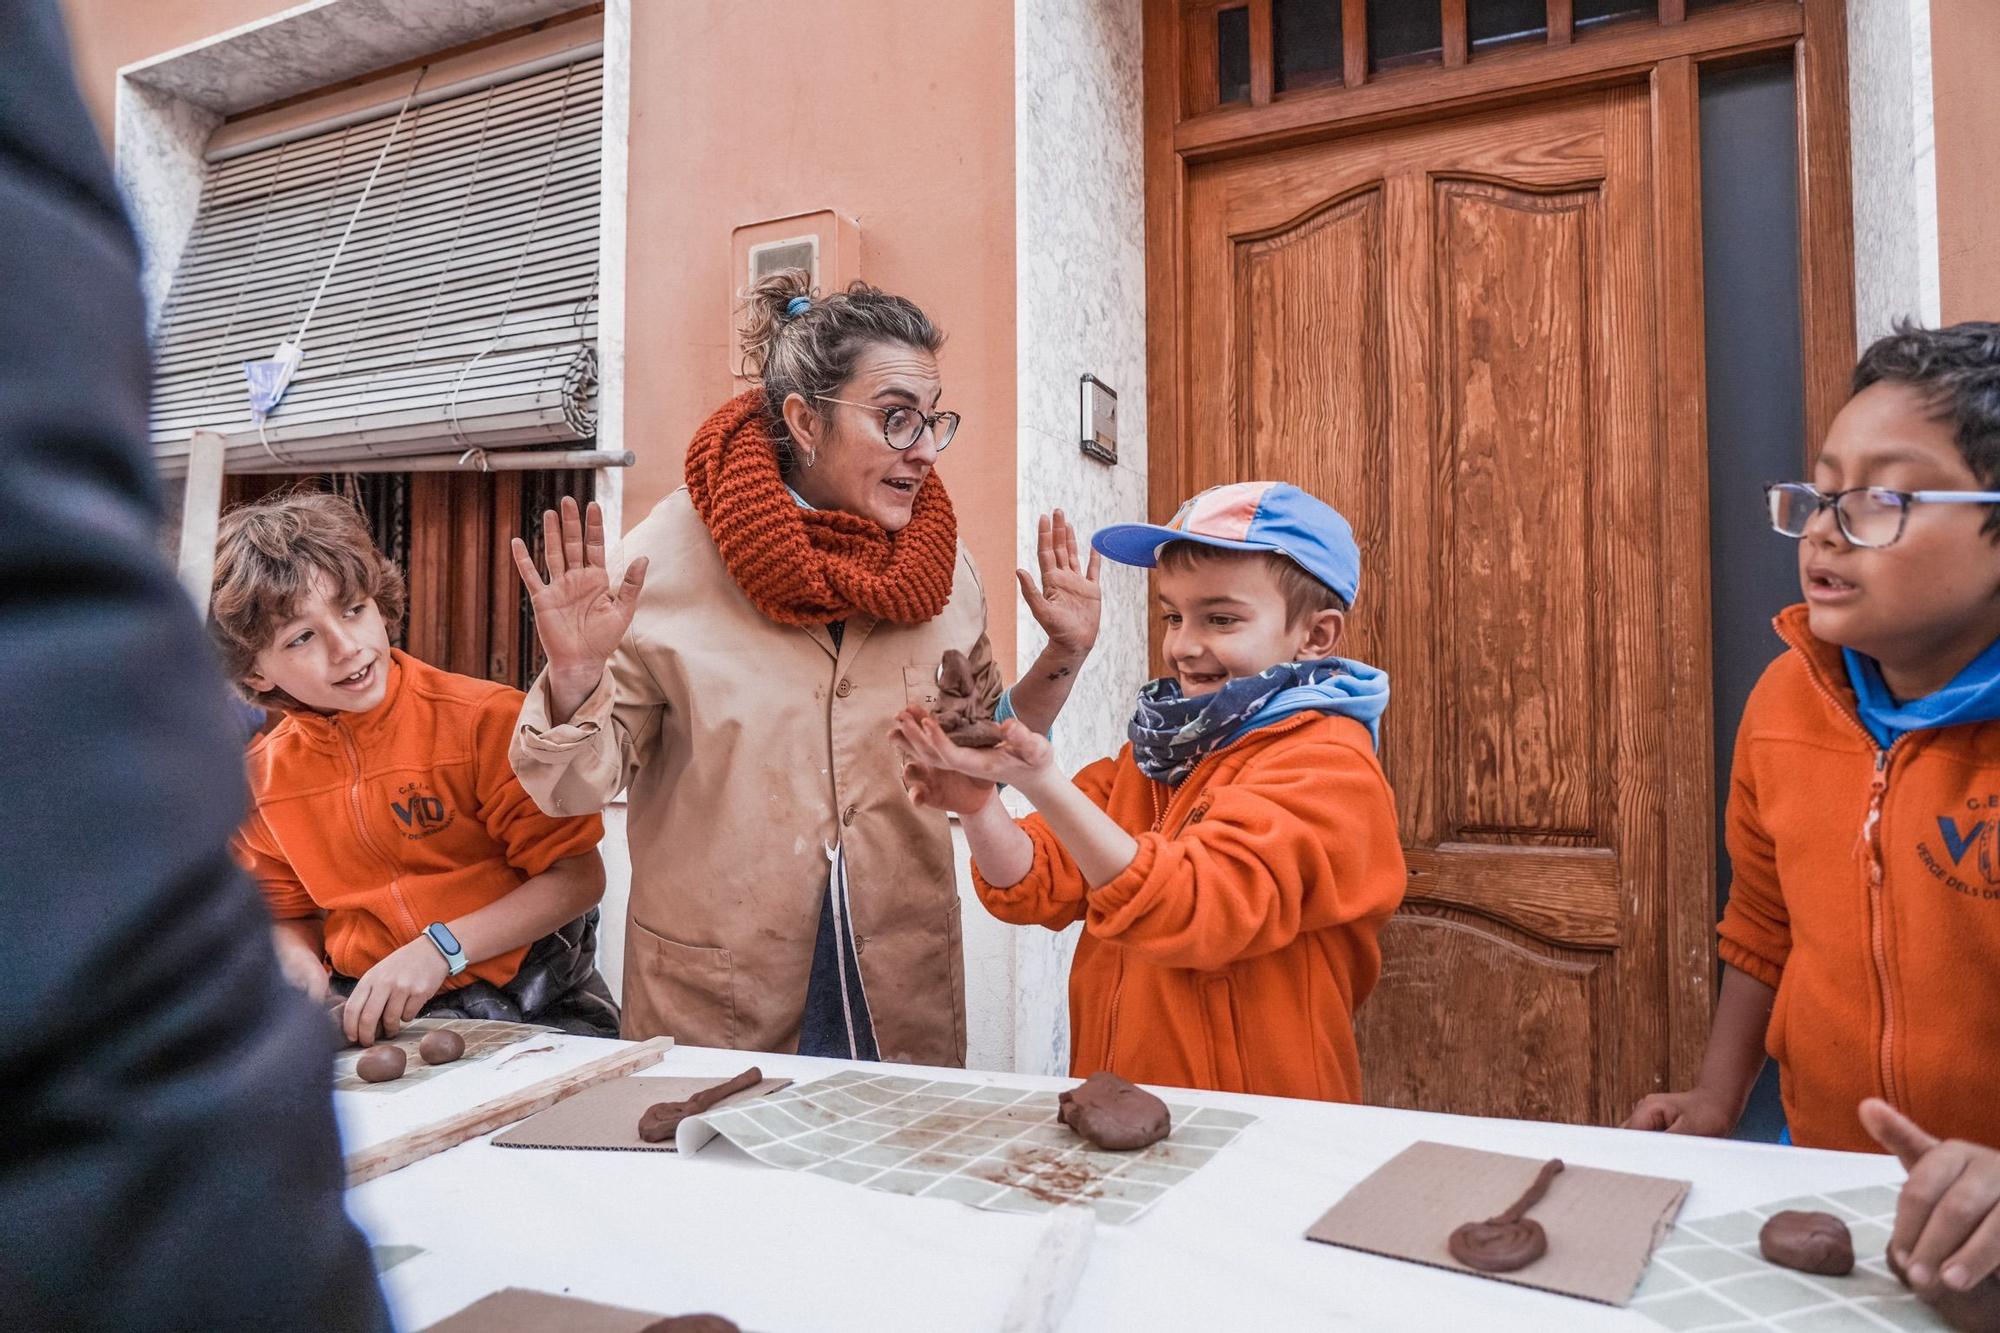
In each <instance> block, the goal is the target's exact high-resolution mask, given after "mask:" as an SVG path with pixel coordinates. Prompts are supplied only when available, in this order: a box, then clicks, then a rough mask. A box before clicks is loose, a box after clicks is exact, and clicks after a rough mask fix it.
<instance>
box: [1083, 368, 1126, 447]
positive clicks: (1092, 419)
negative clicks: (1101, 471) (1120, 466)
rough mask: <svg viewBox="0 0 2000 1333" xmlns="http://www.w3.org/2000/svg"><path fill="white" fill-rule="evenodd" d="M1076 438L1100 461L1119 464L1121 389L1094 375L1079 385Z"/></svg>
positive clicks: (1086, 377) (1084, 378)
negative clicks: (1119, 390) (1119, 406)
mask: <svg viewBox="0 0 2000 1333" xmlns="http://www.w3.org/2000/svg"><path fill="white" fill-rule="evenodd" d="M1077 399H1078V402H1077V439H1078V441H1079V443H1080V445H1081V447H1082V449H1083V452H1084V453H1085V454H1087V455H1089V456H1090V457H1092V458H1095V459H1096V460H1097V461H1098V462H1100V463H1105V464H1109V465H1112V466H1116V465H1117V463H1118V391H1117V390H1116V389H1114V388H1112V387H1111V386H1110V385H1109V384H1106V383H1105V382H1104V381H1103V380H1101V379H1099V378H1097V376H1095V375H1089V374H1086V375H1085V376H1084V377H1083V378H1082V380H1081V381H1080V382H1079V383H1078V385H1077Z"/></svg>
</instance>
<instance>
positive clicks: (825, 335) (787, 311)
mask: <svg viewBox="0 0 2000 1333" xmlns="http://www.w3.org/2000/svg"><path fill="white" fill-rule="evenodd" d="M742 311H743V314H744V323H743V327H742V328H741V329H739V330H738V333H739V335H740V336H741V339H742V343H741V346H742V361H741V368H742V371H743V376H744V378H745V379H748V380H751V381H753V382H755V383H756V384H757V385H758V386H759V387H761V388H762V389H763V390H764V408H765V411H766V412H767V413H768V414H769V416H770V418H771V420H770V426H769V429H770V432H771V441H772V443H773V444H774V445H775V446H776V447H777V450H778V470H779V471H781V472H787V473H789V472H791V471H792V469H793V467H794V466H795V464H796V462H797V459H796V458H795V457H794V455H793V452H792V441H791V436H790V433H789V432H788V431H787V429H786V427H785V400H786V399H787V398H789V397H791V396H792V395H793V394H798V395H799V396H800V397H801V398H804V399H805V400H806V402H807V403H808V404H809V405H810V406H811V407H812V409H813V411H815V412H817V411H819V410H820V407H819V404H820V400H821V399H823V398H826V397H828V396H829V395H832V394H834V393H837V392H838V391H839V389H840V386H841V385H843V384H845V383H847V381H848V379H849V378H850V377H852V376H853V374H854V367H855V363H856V362H858V361H860V359H861V356H862V354H863V353H865V352H866V351H868V349H869V348H871V347H876V346H879V345H882V344H884V343H887V344H892V345H896V346H902V347H912V348H916V349H917V350H919V351H924V352H930V353H932V354H933V355H935V354H936V353H937V350H938V349H939V348H940V347H943V346H944V334H943V333H942V332H941V331H940V330H939V329H938V327H937V325H935V324H933V323H931V320H930V317H929V316H928V315H926V314H924V312H923V311H922V310H920V309H919V308H918V307H917V304H916V302H914V301H911V300H910V299H908V298H907V297H902V296H896V295H893V294H891V293H889V292H885V291H883V290H882V289H881V288H879V287H871V286H869V285H868V284H867V283H865V282H861V281H859V280H856V281H854V282H851V283H849V284H848V285H847V287H846V288H845V289H844V290H842V291H838V292H835V293H833V294H832V295H831V296H820V295H817V294H816V293H815V292H814V291H813V286H812V275H811V274H809V273H807V272H806V271H805V270H804V269H802V268H788V269H780V270H779V271H778V272H776V273H773V274H771V275H770V276H768V277H766V278H764V279H763V280H762V281H760V282H759V283H757V285H756V286H754V287H752V288H750V289H749V291H747V292H745V293H744V300H743V306H742ZM794 312H796V313H794Z"/></svg>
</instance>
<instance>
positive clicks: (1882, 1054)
mask: <svg viewBox="0 0 2000 1333" xmlns="http://www.w3.org/2000/svg"><path fill="white" fill-rule="evenodd" d="M1897 743H1898V744H1900V743H1901V738H1900V737H1898V738H1897ZM1894 749H1895V746H1893V745H1892V746H1890V747H1889V749H1887V750H1877V751H1876V752H1875V776H1874V777H1872V778H1870V779H1869V782H1868V815H1867V818H1866V820H1865V821H1864V822H1863V823H1862V825H1861V827H1862V831H1863V833H1864V834H1865V835H1866V836H1867V839H1868V943H1869V947H1870V949H1871V950H1872V951H1873V954H1874V959H1875V985H1876V987H1877V988H1878V989H1879V990H1880V991H1881V993H1882V1042H1881V1045H1880V1047H1879V1048H1878V1050H1877V1053H1876V1060H1877V1073H1878V1074H1879V1075H1880V1077H1881V1082H1882V1087H1881V1091H1882V1096H1883V1098H1884V1099H1885V1100H1886V1101H1887V1102H1888V1103H1889V1104H1890V1105H1891V1106H1894V1105H1896V1082H1895V1065H1894V1054H1895V1049H1896V1005H1895V1002H1894V1000H1893V999H1892V998H1891V997H1890V995H1889V950H1888V946H1887V944H1886V943H1884V941H1883V938H1882V935H1883V931H1882V917H1883V913H1884V910H1885V909H1884V904H1883V901H1882V897H1883V895H1882V878H1883V874H1882V805H1883V798H1884V796H1885V795H1886V794H1887V792H1888V788H1889V756H1890V753H1891V752H1892V751H1893V750H1894Z"/></svg>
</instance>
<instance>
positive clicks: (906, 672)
mask: <svg viewBox="0 0 2000 1333" xmlns="http://www.w3.org/2000/svg"><path fill="white" fill-rule="evenodd" d="M943 665H944V664H943V663H941V662H932V663H930V664H929V665H927V666H906V667H904V668H903V701H904V702H905V703H907V704H909V705H910V706H911V707H912V708H922V709H926V710H928V711H930V712H933V713H935V712H936V711H937V706H938V694H939V691H938V669H939V668H940V667H941V666H943Z"/></svg>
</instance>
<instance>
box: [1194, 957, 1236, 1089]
mask: <svg viewBox="0 0 2000 1333" xmlns="http://www.w3.org/2000/svg"><path fill="white" fill-rule="evenodd" d="M1201 1008H1202V1018H1203V1020H1204V1022H1205V1024H1206V1026H1207V1028H1208V1059H1209V1066H1210V1068H1212V1069H1213V1070H1214V1071H1215V1083H1214V1087H1215V1089H1216V1090H1217V1091H1219V1092H1242V1091H1243V1090H1244V1088H1245V1087H1246V1086H1247V1085H1246V1084H1245V1082H1244V1077H1243V1047H1242V1043H1241V1041H1240V1040H1239V1034H1238V1031H1237V1025H1236V990H1235V988H1234V987H1233V986H1231V985H1230V984H1229V978H1228V977H1204V978H1203V979H1202V981H1201Z"/></svg>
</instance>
